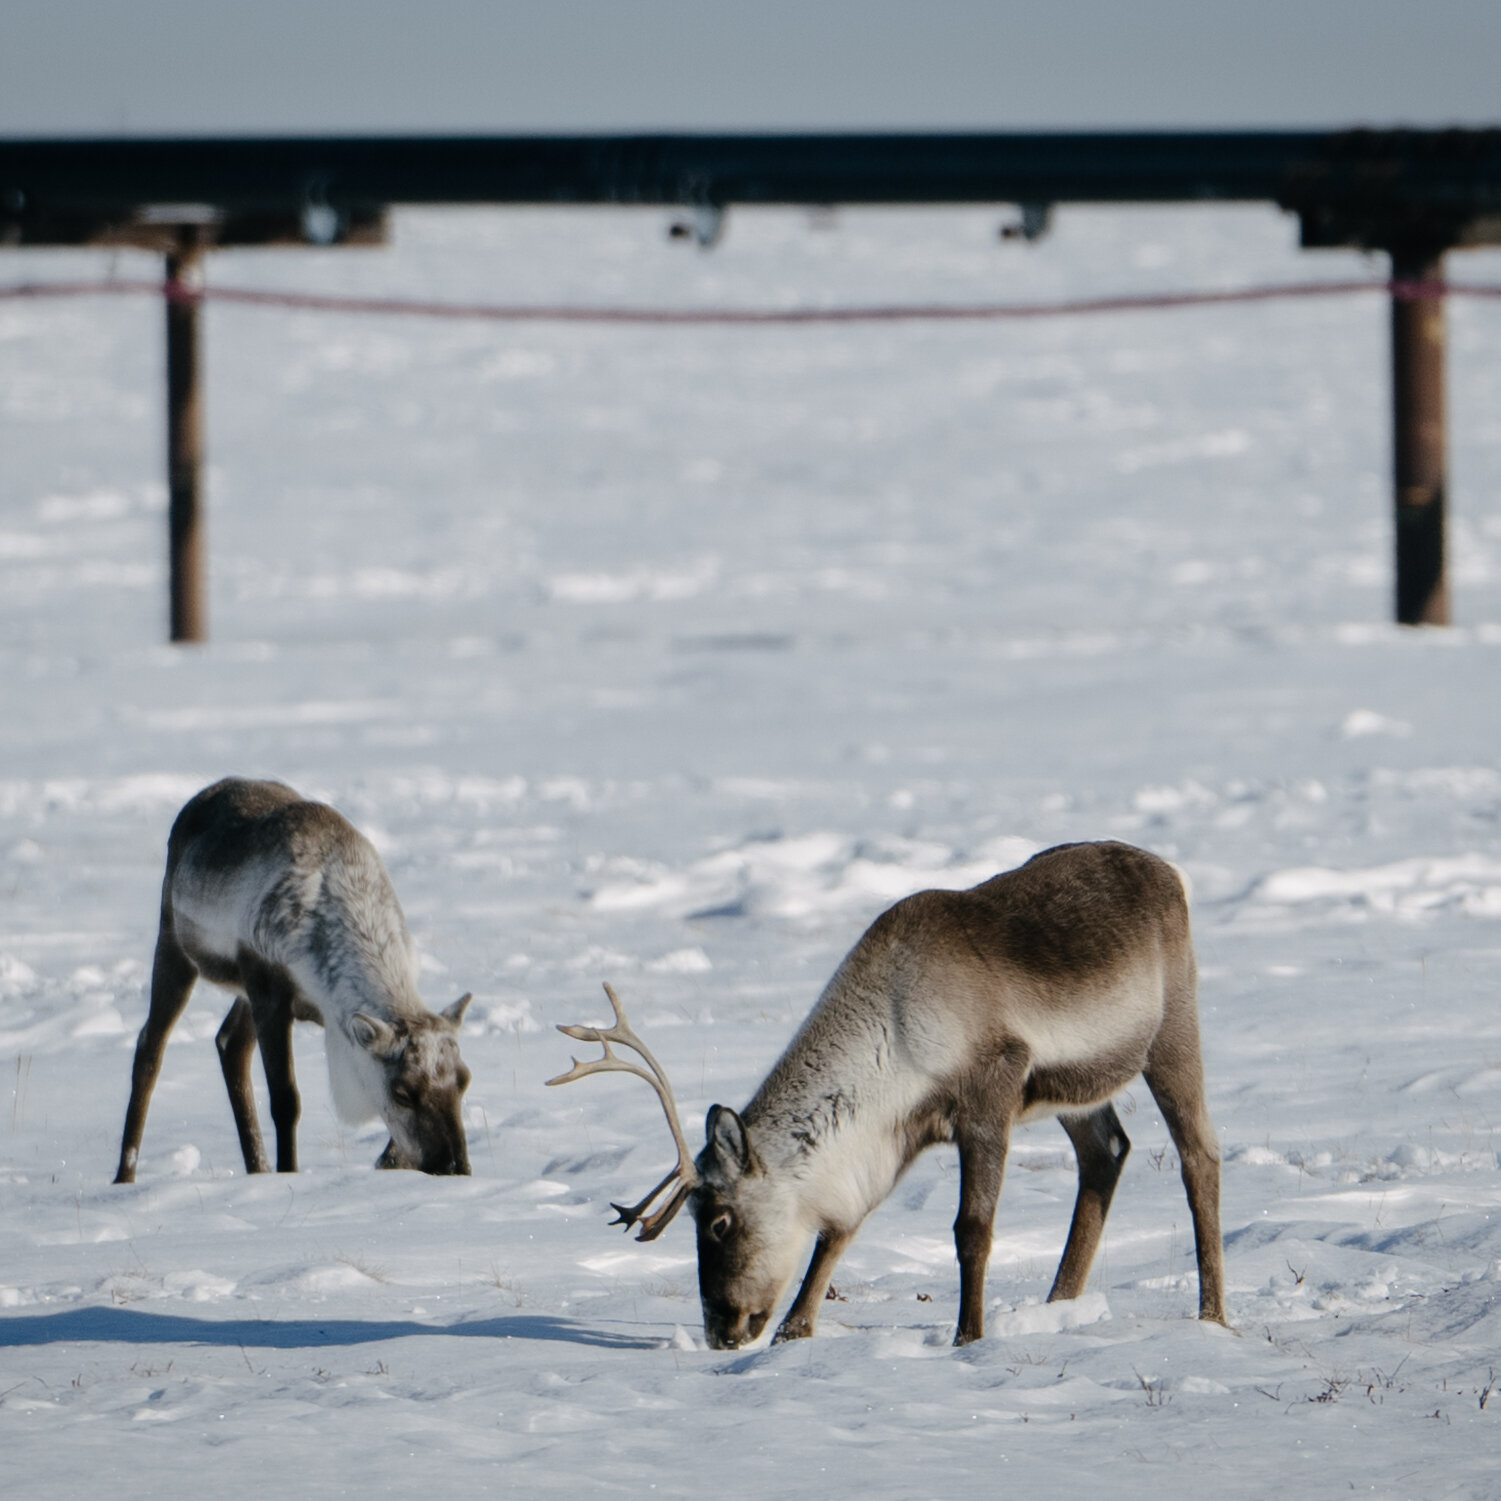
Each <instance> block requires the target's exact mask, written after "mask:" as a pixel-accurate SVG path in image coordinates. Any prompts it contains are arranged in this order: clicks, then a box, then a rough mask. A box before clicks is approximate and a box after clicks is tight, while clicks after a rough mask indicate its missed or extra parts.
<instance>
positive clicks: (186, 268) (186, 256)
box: [164, 237, 208, 642]
mask: <svg viewBox="0 0 1501 1501" xmlns="http://www.w3.org/2000/svg"><path fill="white" fill-rule="evenodd" d="M201 254H202V253H201V251H200V250H199V248H198V246H197V244H196V243H194V242H192V241H190V240H189V239H187V238H186V237H184V238H183V239H181V240H180V241H179V242H178V244H177V247H176V248H175V249H173V250H171V251H169V252H168V254H167V279H166V283H165V289H164V290H165V296H166V308H167V536H168V571H169V574H170V578H171V604H170V610H171V638H172V640H173V641H175V642H192V641H206V640H207V639H208V591H207V588H206V585H205V580H204V576H203V573H204V561H205V558H206V555H207V549H206V547H205V544H204V535H203V532H204V526H203V508H202V485H203V399H202V391H201V382H200V373H201V372H200V358H199V336H198V318H199V304H198V301H197V300H196V298H194V297H193V296H192V295H191V293H192V292H193V291H194V290H195V289H196V287H197V283H198V277H199V275H200V273H201V269H202V267H201Z"/></svg>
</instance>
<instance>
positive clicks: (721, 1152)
mask: <svg viewBox="0 0 1501 1501" xmlns="http://www.w3.org/2000/svg"><path fill="white" fill-rule="evenodd" d="M704 1135H705V1137H707V1138H708V1142H709V1150H710V1151H711V1152H713V1153H714V1160H715V1161H716V1162H717V1163H718V1164H719V1166H720V1167H721V1168H722V1169H723V1170H724V1172H726V1173H728V1174H729V1175H730V1176H731V1177H738V1176H739V1175H740V1174H741V1173H747V1172H749V1171H750V1169H751V1162H752V1158H751V1146H750V1138H749V1137H748V1136H747V1135H746V1134H745V1122H744V1121H743V1120H741V1119H740V1117H739V1116H738V1115H736V1114H735V1112H734V1111H733V1110H731V1109H730V1107H729V1106H728V1105H710V1106H709V1114H708V1118H707V1119H706V1120H705V1121H704Z"/></svg>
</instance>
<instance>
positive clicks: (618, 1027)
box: [547, 981, 699, 1240]
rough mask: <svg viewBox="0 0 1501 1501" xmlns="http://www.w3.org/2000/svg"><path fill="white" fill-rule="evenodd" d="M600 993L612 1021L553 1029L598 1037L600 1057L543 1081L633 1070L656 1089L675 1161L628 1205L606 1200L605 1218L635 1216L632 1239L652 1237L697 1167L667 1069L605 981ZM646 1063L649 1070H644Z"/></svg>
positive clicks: (692, 1183) (625, 1220) (678, 1203)
mask: <svg viewBox="0 0 1501 1501" xmlns="http://www.w3.org/2000/svg"><path fill="white" fill-rule="evenodd" d="M605 994H606V995H607V996H609V998H610V1005H611V1006H612V1007H613V1008H614V1011H615V1025H614V1026H613V1027H571V1026H563V1025H562V1024H559V1026H558V1031H560V1032H561V1033H563V1034H564V1036H566V1037H573V1038H576V1039H577V1040H578V1041H579V1042H597V1043H599V1045H600V1046H601V1047H602V1048H604V1050H605V1055H604V1057H603V1058H596V1059H594V1060H593V1062H591V1063H580V1062H579V1061H578V1059H577V1058H575V1059H574V1060H573V1067H572V1068H571V1069H569V1070H568V1072H567V1073H566V1074H559V1075H558V1076H557V1078H556V1079H549V1080H548V1081H547V1082H548V1083H549V1084H571V1083H573V1081H574V1080H575V1079H583V1078H585V1077H587V1076H588V1075H589V1074H609V1073H621V1074H635V1076H636V1077H637V1078H638V1079H645V1080H646V1082H647V1083H648V1084H650V1085H651V1087H652V1088H653V1089H654V1090H656V1092H657V1098H658V1099H659V1100H660V1101H661V1102H662V1110H663V1113H664V1114H665V1115H666V1116H667V1124H668V1126H669V1127H670V1128H671V1130H672V1139H673V1140H674V1141H675V1142H676V1143H677V1148H678V1160H677V1164H676V1166H675V1167H674V1168H673V1169H672V1171H671V1172H670V1173H668V1175H667V1176H666V1177H665V1178H663V1179H662V1181H661V1182H660V1183H659V1184H657V1186H656V1187H655V1188H654V1189H652V1191H651V1192H650V1193H649V1194H647V1196H646V1197H645V1198H644V1199H642V1200H641V1201H640V1202H639V1203H637V1204H631V1205H629V1206H627V1205H624V1204H611V1205H610V1208H611V1209H613V1210H614V1211H615V1213H616V1216H617V1218H615V1219H613V1220H611V1221H610V1223H611V1224H612V1225H624V1226H625V1227H626V1229H627V1230H629V1229H630V1228H631V1226H632V1225H634V1224H636V1223H637V1222H638V1221H639V1223H640V1225H641V1233H640V1234H639V1235H638V1236H637V1237H636V1239H637V1240H655V1239H656V1238H657V1237H658V1236H659V1235H660V1234H661V1233H662V1232H663V1231H664V1230H665V1229H666V1228H667V1226H668V1225H669V1224H670V1223H671V1221H672V1217H673V1215H675V1214H676V1213H677V1212H678V1210H680V1209H681V1208H682V1207H683V1204H684V1202H685V1201H686V1200H687V1198H688V1195H689V1194H690V1193H691V1192H692V1191H693V1190H694V1189H695V1188H696V1187H697V1186H698V1181H699V1179H698V1168H697V1167H696V1166H695V1165H694V1162H693V1153H692V1152H691V1151H690V1150H689V1148H688V1143H687V1141H686V1140H685V1139H684V1136H683V1128H682V1126H681V1125H679V1123H678V1109H677V1102H676V1101H675V1100H674V1099H673V1097H672V1086H671V1085H670V1084H669V1083H668V1082H667V1074H666V1073H665V1071H664V1070H663V1068H662V1065H661V1064H660V1063H658V1062H657V1060H656V1059H655V1058H653V1057H652V1055H651V1050H650V1049H649V1048H648V1047H647V1046H646V1044H645V1043H644V1042H642V1041H641V1039H640V1038H639V1037H637V1036H636V1034H635V1033H634V1032H633V1031H632V1030H631V1026H630V1023H629V1022H628V1021H626V1019H625V1007H624V1006H622V1005H621V1004H620V997H619V996H617V995H616V994H615V991H614V989H613V988H612V987H611V986H610V984H609V982H608V981H607V982H606V983H605ZM612 1042H618V1043H619V1044H620V1045H621V1046H622V1047H627V1048H631V1049H632V1050H633V1051H635V1052H637V1053H639V1054H640V1055H641V1056H642V1058H644V1059H645V1060H646V1068H642V1067H640V1066H639V1065H638V1064H635V1063H631V1062H628V1061H627V1060H626V1059H624V1058H621V1057H619V1056H618V1055H616V1054H615V1053H613V1052H611V1051H610V1044H611V1043H612ZM647 1069H650V1070H651V1072H650V1073H648V1072H647ZM674 1183H676V1184H677V1187H676V1188H675V1189H674V1190H673V1193H672V1196H671V1197H670V1198H669V1199H667V1201H666V1202H665V1203H663V1204H661V1205H660V1206H659V1207H658V1208H657V1209H656V1210H655V1211H654V1212H653V1213H651V1214H647V1213H646V1210H647V1208H648V1206H649V1205H650V1204H651V1202H652V1201H653V1200H654V1199H655V1198H657V1196H658V1195H659V1194H661V1193H662V1192H663V1190H665V1189H667V1188H669V1187H671V1185H672V1184H674Z"/></svg>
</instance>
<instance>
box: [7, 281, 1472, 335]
mask: <svg viewBox="0 0 1501 1501" xmlns="http://www.w3.org/2000/svg"><path fill="white" fill-rule="evenodd" d="M1356 292H1387V293H1390V294H1391V295H1392V296H1393V297H1396V298H1400V299H1403V300H1421V299H1427V298H1443V297H1454V296H1465V297H1501V285H1491V284H1483V283H1473V282H1471V283H1455V282H1436V281H1314V282H1284V283H1281V284H1277V285H1270V286H1260V287H1239V288H1233V289H1228V290H1224V291H1203V292H1147V293H1138V294H1127V295H1121V296H1114V297H1082V298H1071V299H1065V300H1063V301H1059V302H982V303H894V304H890V305H886V306H879V305H877V306H864V307H861V306H851V307H832V308H641V307H634V308H633V307H588V306H573V307H568V306H540V305H539V306H529V305H526V304H504V303H464V302H423V301H419V300H416V299H413V298H405V297H348V296H334V295H327V294H322V293H311V292H270V291H257V290H254V289H252V288H249V287H191V286H188V285H187V284H186V283H184V282H180V281H166V282H157V281H123V280H107V281H57V282H26V283H22V284H20V285H18V286H13V287H0V300H5V301H19V300H26V299H40V298H52V297H94V296H118V295H128V296H139V295H142V294H147V293H150V294H154V295H157V296H164V297H166V298H167V299H168V300H169V301H172V302H181V303H204V302H219V303H227V304H231V305H236V304H237V305H239V306H243V307H276V308H287V309H290V310H293V311H299V312H319V313H380V314H388V315H397V316H408V317H422V318H460V319H470V320H483V321H489V322H498V323H597V324H668V325H673V324H679V325H682V324H698V325H704V324H720V325H752V326H765V325H773V324H783V325H787V324H791V325H796V324H805V323H940V322H945V323H957V322H966V321H996V320H1002V319H1020V318H1058V317H1069V316H1073V315H1076V314H1082V313H1127V312H1139V311H1150V310H1160V309H1171V308H1189V307H1213V306H1219V305H1224V304H1230V303H1245V302H1272V301H1276V300H1278V299H1282V298H1310V297H1343V296H1348V295H1350V294H1352V293H1356Z"/></svg>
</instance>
